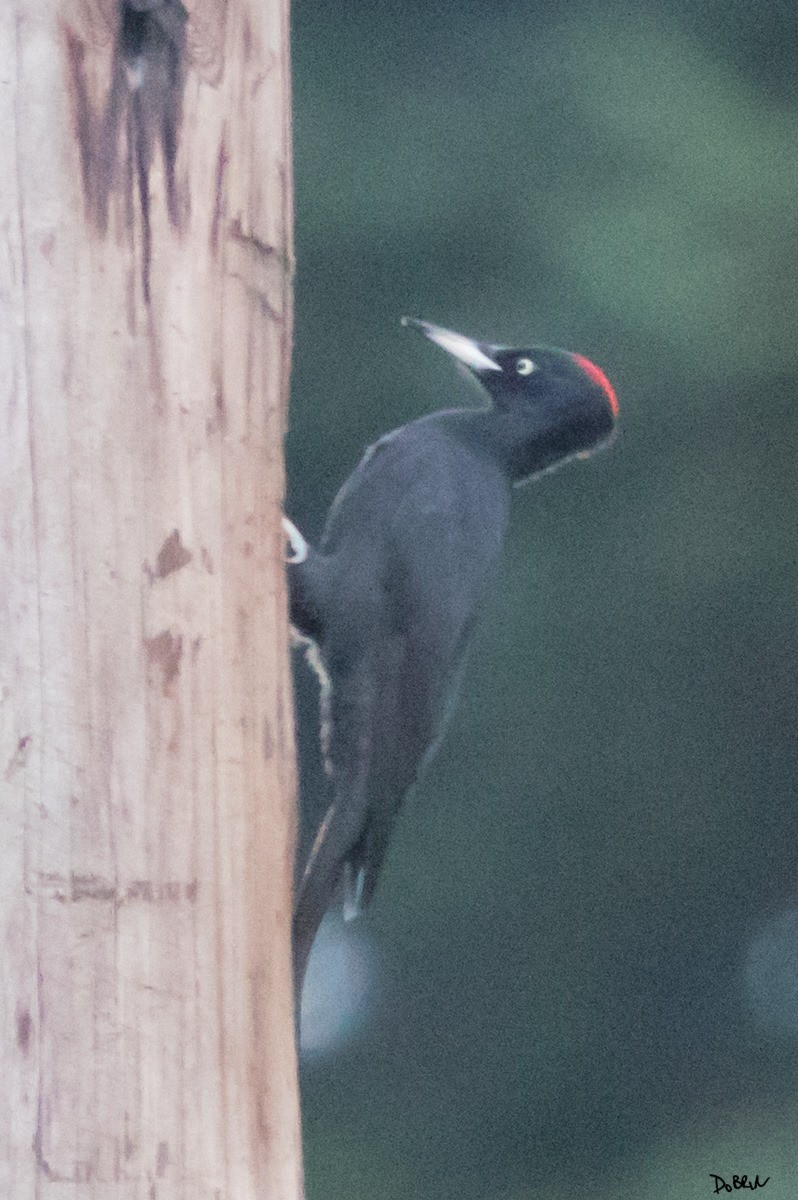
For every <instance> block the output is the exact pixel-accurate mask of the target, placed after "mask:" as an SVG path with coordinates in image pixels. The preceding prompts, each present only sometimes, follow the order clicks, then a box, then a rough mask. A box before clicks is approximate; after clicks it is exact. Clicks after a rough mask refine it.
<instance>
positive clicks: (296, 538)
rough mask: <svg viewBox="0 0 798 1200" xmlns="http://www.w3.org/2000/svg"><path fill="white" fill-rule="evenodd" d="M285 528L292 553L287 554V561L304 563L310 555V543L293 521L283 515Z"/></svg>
mask: <svg viewBox="0 0 798 1200" xmlns="http://www.w3.org/2000/svg"><path fill="white" fill-rule="evenodd" d="M283 530H284V532H285V536H286V537H287V538H288V544H289V546H290V547H291V553H290V554H287V555H286V556H285V561H286V562H287V563H303V562H305V560H306V559H307V556H308V544H307V542H306V541H305V539H304V538H303V536H302V534H301V533H300V532H299V530H298V529H297V527H296V525H295V524H294V522H293V521H289V519H288V517H283Z"/></svg>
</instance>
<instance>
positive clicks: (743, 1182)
mask: <svg viewBox="0 0 798 1200" xmlns="http://www.w3.org/2000/svg"><path fill="white" fill-rule="evenodd" d="M709 1178H710V1179H714V1180H715V1191H714V1192H713V1195H715V1196H717V1194H718V1192H736V1191H737V1189H738V1188H749V1189H750V1190H751V1191H752V1192H753V1191H754V1190H755V1189H756V1188H761V1187H764V1186H765V1184H766V1183H767V1182H768V1179H770V1176H769V1175H768V1177H767V1179H760V1178H759V1176H758V1175H756V1176H754V1178H753V1179H749V1178H748V1176H747V1175H732V1181H731V1183H727V1182H726V1180H725V1179H724V1178H723V1176H722V1175H713V1174H712V1173H710V1176H709Z"/></svg>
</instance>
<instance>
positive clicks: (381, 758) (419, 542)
mask: <svg viewBox="0 0 798 1200" xmlns="http://www.w3.org/2000/svg"><path fill="white" fill-rule="evenodd" d="M403 324H405V325H408V326H411V327H412V328H414V329H417V330H419V331H420V332H421V333H423V334H424V335H425V337H427V338H429V339H430V341H432V342H435V343H436V345H438V346H440V347H442V348H443V349H444V350H446V351H447V352H448V353H449V354H451V355H453V357H454V358H456V359H459V361H460V362H461V363H464V364H465V365H466V366H467V367H468V368H469V370H470V371H471V372H472V373H473V374H474V375H475V376H476V378H477V379H478V380H479V382H480V383H481V384H482V386H483V388H484V390H485V392H486V393H487V398H488V400H489V404H488V405H487V406H486V407H484V408H481V409H459V408H452V409H444V410H443V411H442V412H435V413H432V414H430V415H429V416H426V417H422V418H421V419H420V420H418V421H411V422H410V424H408V425H403V426H402V427H401V428H400V429H395V430H394V431H393V432H392V433H387V434H385V436H384V437H381V438H380V439H379V441H378V442H375V443H374V445H373V446H370V447H369V448H368V450H366V453H365V454H364V455H363V458H362V460H361V462H360V464H359V465H358V466H357V467H356V469H355V470H354V471H353V473H352V474H351V475H350V477H349V479H348V480H347V481H346V483H345V484H344V486H343V487H342V488H341V490H340V492H339V493H338V495H337V496H336V498H335V500H334V501H333V505H332V507H331V509H330V512H329V515H328V517H327V522H326V524H325V527H324V532H323V534H322V537H321V541H320V542H319V546H318V549H313V548H312V547H311V546H309V545H308V543H307V542H306V541H305V539H304V538H303V537H302V535H301V534H300V533H299V531H298V530H297V529H296V528H295V526H293V525H292V524H291V523H290V522H289V521H286V522H285V527H286V533H287V536H288V540H289V545H290V550H291V552H290V555H289V557H288V559H287V563H288V565H287V572H288V585H289V596H290V609H291V621H292V624H293V625H294V628H295V629H296V630H297V631H298V632H299V633H300V634H301V635H302V636H304V637H305V638H307V639H309V640H310V641H311V642H313V643H315V661H316V665H317V669H318V670H319V673H320V675H321V677H322V681H323V682H322V750H323V753H324V756H325V760H326V766H327V771H328V773H329V775H330V776H331V779H332V803H331V805H330V807H329V810H328V812H327V815H326V816H325V818H324V820H323V822H322V824H321V828H320V829H319V832H318V834H317V837H316V841H315V844H314V846H313V850H312V851H311V854H310V857H309V859H308V862H307V865H306V866H305V869H304V873H303V875H302V878H301V881H300V883H299V886H298V893H297V899H296V905H295V909H294V924H293V939H294V971H295V986H296V996H297V1003H299V997H300V994H301V988H302V981H303V979H304V974H305V967H306V965H307V960H308V956H309V955H310V949H311V946H312V944H313V939H314V937H315V936H316V931H317V929H318V927H319V925H320V924H321V921H322V918H323V916H324V914H325V912H326V911H327V909H328V907H329V906H330V905H331V903H332V902H333V900H334V898H335V896H336V894H337V893H338V891H339V889H341V888H343V895H344V908H345V913H346V914H347V915H354V914H355V913H356V912H358V911H359V910H360V909H361V908H363V907H364V906H365V905H367V904H368V903H369V901H370V900H371V898H372V896H373V894H374V888H375V885H376V883H377V878H378V876H379V872H380V867H381V866H382V862H383V859H384V857H385V852H386V850H387V847H388V841H389V839H390V836H391V831H392V830H393V826H394V822H395V821H396V817H397V814H398V812H399V808H400V805H401V803H402V801H403V799H404V798H405V796H406V795H407V794H408V792H409V790H410V789H411V788H412V786H413V784H414V783H415V782H416V780H417V778H418V775H419V772H420V771H421V769H422V767H423V766H424V765H425V764H426V763H427V762H429V760H430V759H431V758H432V756H433V754H434V753H435V750H436V748H437V745H438V742H439V740H440V737H441V734H442V732H443V728H444V725H445V723H446V719H447V717H448V715H449V713H450V712H451V710H452V708H453V706H454V702H455V699H456V692H457V682H458V678H459V675H460V672H461V668H462V665H463V659H464V654H465V650H466V646H467V643H468V639H469V634H470V631H471V627H472V624H473V620H474V617H475V615H476V613H477V610H478V608H479V605H480V601H481V599H482V597H483V594H484V592H485V589H486V585H487V584H488V583H489V582H490V580H491V579H492V577H493V574H494V571H495V568H496V560H497V557H498V554H499V551H500V550H501V547H502V542H503V539H504V534H505V529H506V526H507V517H508V512H509V507H510V493H511V489H512V487H513V485H517V484H522V483H526V482H527V481H529V480H531V479H534V478H535V477H536V476H538V475H540V474H541V473H542V472H544V471H549V470H551V469H552V468H554V467H556V466H558V465H559V464H560V463H562V462H565V461H566V460H567V459H569V458H574V457H579V458H583V457H587V455H589V454H590V453H591V452H592V451H593V450H595V449H597V448H598V447H600V446H605V445H606V444H607V443H608V442H609V441H610V440H611V438H612V436H613V432H614V429H615V422H616V418H617V416H618V402H617V400H616V398H615V392H614V391H613V389H612V385H611V384H610V382H609V380H608V379H607V377H606V375H605V374H604V373H603V371H601V370H600V369H599V368H598V367H596V366H594V364H593V363H591V362H590V361H589V360H588V359H586V358H583V357H582V356H581V355H579V354H569V353H568V352H566V351H564V350H554V349H549V348H546V347H542V346H536V347H533V348H531V349H529V350H512V349H509V348H507V347H504V346H494V345H490V344H488V343H484V342H477V341H473V340H472V339H471V338H468V337H464V336H463V335H462V334H459V333H452V332H450V331H449V330H447V329H440V328H439V327H438V326H437V325H431V324H429V323H428V322H426V321H416V320H411V319H409V318H404V320H403Z"/></svg>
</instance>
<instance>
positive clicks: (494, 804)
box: [287, 0, 798, 1200]
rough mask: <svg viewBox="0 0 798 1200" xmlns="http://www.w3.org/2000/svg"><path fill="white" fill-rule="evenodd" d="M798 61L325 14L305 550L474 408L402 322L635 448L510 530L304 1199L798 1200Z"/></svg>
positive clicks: (302, 296) (299, 451)
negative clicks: (743, 1187)
mask: <svg viewBox="0 0 798 1200" xmlns="http://www.w3.org/2000/svg"><path fill="white" fill-rule="evenodd" d="M797 52H798V16H797V15H796V9H795V6H794V5H793V4H792V3H782V2H779V0H763V2H762V3H760V4H758V5H752V4H750V3H743V2H741V0H737V2H734V0H733V2H731V3H722V4H721V3H717V2H715V3H713V2H712V0H709V2H707V3H703V4H701V5H696V4H693V3H691V4H688V3H683V4H678V3H670V4H667V3H666V4H659V5H656V6H655V5H640V4H634V3H632V4H630V3H612V2H610V3H605V4H603V5H595V4H591V3H588V0H576V2H573V3H565V4H557V5H554V4H551V5H548V6H547V5H543V4H540V5H535V4H532V3H513V2H510V0H508V2H507V3H503V4H498V3H492V4H491V3H485V2H484V0H483V3H476V2H474V0H458V2H457V3H454V2H453V0H425V2H424V3H422V2H420V0H404V3H401V4H396V3H380V2H378V0H377V2H371V3H368V2H366V0H349V3H347V4H346V5H319V4H314V3H309V2H308V0H295V3H294V5H293V62H294V83H295V146H296V194H297V253H298V272H297V289H296V315H297V326H296V355H295V369H294V376H293V388H292V409H291V430H290V434H289V437H288V442H287V450H288V464H289V481H290V486H289V511H290V512H291V514H292V516H293V517H294V518H295V519H296V520H297V522H298V523H299V524H300V526H301V527H302V528H303V529H304V530H305V531H306V533H307V534H308V535H309V536H311V537H312V538H315V537H317V536H318V534H319V532H320V529H321V526H322V523H323V519H324V515H325V513H326V509H327V507H328V505H329V503H330V500H331V499H332V496H333V495H334V493H335V491H336V490H337V488H338V487H339V486H340V484H341V482H342V481H343V479H344V478H345V477H346V475H347V474H348V473H349V471H350V470H351V469H352V467H353V466H354V465H355V463H356V462H357V460H358V458H359V456H360V454H361V452H362V450H363V448H364V446H365V445H366V444H367V443H368V442H370V441H373V440H374V439H375V438H376V437H377V436H379V435H380V434H381V433H383V432H384V431H386V430H387V429H390V428H393V427H395V426H396V425H399V424H402V423H404V422H405V421H407V420H410V419H412V418H413V417H416V416H419V415H421V414H423V413H426V412H428V411H431V410H432V409H434V408H436V407H441V406H443V405H447V404H451V403H456V402H458V401H459V399H462V401H463V402H464V403H468V402H470V399H471V398H472V394H471V392H470V390H469V389H468V388H467V387H466V385H465V383H464V382H463V381H462V380H461V379H460V377H459V375H458V374H457V372H456V371H455V370H454V368H453V366H452V364H450V362H449V361H448V360H447V358H446V356H445V355H443V354H442V353H440V351H438V350H436V349H435V348H434V347H432V346H430V345H429V344H427V343H425V342H424V341H423V340H422V339H420V338H418V337H415V336H413V335H412V334H409V333H407V332H405V331H403V330H402V329H401V328H400V326H399V323H398V319H399V317H400V315H401V314H403V313H408V314H410V315H414V316H420V317H424V318H426V319H428V320H432V321H435V322H438V323H439V324H442V325H446V326H448V327H449V328H453V329H456V330H459V331H461V332H464V333H467V334H470V335H473V336H477V337H482V338H485V339H487V340H494V341H501V342H504V343H508V344H518V345H524V344H534V343H536V342H544V343H550V344H554V345H560V346H564V347H566V348H569V349H573V350H578V351H580V352H582V353H584V354H586V355H588V356H589V357H590V358H592V359H593V360H594V361H596V362H598V363H599V364H600V365H601V366H602V367H603V368H604V369H605V370H606V371H607V373H608V375H609V376H610V378H611V379H612V381H613V383H614V384H615V387H616V390H617V392H618V395H619V398H620V402H621V416H622V424H621V430H620V435H619V438H618V441H617V442H616V444H615V446H614V447H613V448H612V450H611V451H610V452H609V453H607V454H604V455H601V456H597V457H596V458H594V459H593V460H591V461H590V462H589V463H587V464H583V463H577V464H572V465H569V466H567V467H566V468H564V469H563V470H562V471H561V472H559V473H557V474H555V475H553V476H550V477H547V478H545V479H543V480H541V481H539V482H538V483H535V484H534V485H532V486H531V487H530V488H527V489H525V490H521V491H519V492H518V493H516V495H515V505H514V512H513V518H512V524H511V530H510V534H509V539H508V544H507V549H506V554H505V557H504V562H503V566H502V573H501V578H500V581H499V585H498V586H497V588H496V589H495V591H494V594H493V596H492V598H491V600H490V603H489V604H488V605H487V607H486V611H485V613H484V618H483V620H482V621H481V623H480V626H479V628H478V630H477V634H476V637H475V641H474V645H473V649H472V654H471V658H470V665H469V670H468V672H467V676H466V680H465V684H464V688H463V693H462V700H461V703H460V706H459V709H458V712H457V715H456V717H455V720H454V722H453V724H452V727H451V729H450V731H449V734H448V736H447V738H446V740H445V742H444V745H443V748H442V750H441V753H440V755H439V757H438V759H437V760H436V762H435V763H434V765H433V767H432V768H431V770H430V771H429V773H428V775H427V776H426V778H425V780H424V783H423V786H422V787H421V788H420V789H419V791H418V793H417V795H416V796H415V797H414V798H413V800H412V801H411V802H410V804H409V805H408V806H407V807H406V809H405V811H404V813H403V819H402V821H401V822H400V826H399V828H398V831H397V833H396V836H395V839H394V843H393V845H392V850H391V853H390V855H389V859H388V863H387V866H386V869H385V872H384V876H383V879H382V883H381V886H380V889H379V891H378V895H377V899H376V901H375V905H374V907H373V909H372V910H371V911H370V912H369V914H368V915H367V916H366V917H365V918H364V921H363V930H365V931H366V932H368V933H369V934H371V935H372V937H373V939H374V946H375V948H376V963H377V970H376V975H375V979H374V981H373V983H372V985H371V991H370V994H369V998H368V1001H367V1003H366V1005H365V1011H366V1012H367V1020H366V1022H365V1024H364V1025H363V1026H362V1028H361V1029H360V1030H359V1032H357V1034H356V1035H353V1036H352V1037H351V1039H350V1040H349V1041H348V1042H346V1043H345V1044H343V1045H342V1046H341V1047H340V1048H339V1049H337V1050H336V1051H335V1053H333V1054H330V1055H328V1056H327V1057H325V1058H322V1059H317V1060H315V1061H313V1062H310V1063H308V1064H307V1065H306V1067H305V1068H304V1070H303V1093H304V1095H303V1100H304V1122H305V1137H306V1154H307V1174H308V1191H309V1196H310V1197H311V1200H313V1198H314V1197H318V1198H321V1197H324V1198H325V1200H332V1198H334V1197H339V1196H340V1197H346V1198H347V1200H360V1198H362V1200H375V1198H376V1200H381V1198H383V1197H384V1198H391V1200H393V1198H397V1200H399V1198H401V1200H404V1198H406V1197H408V1198H409V1197H417V1196H421V1197H424V1198H425V1200H444V1198H446V1200H450V1198H451V1200H454V1198H455V1197H457V1198H459V1200H469V1198H472V1197H473V1198H474V1200H476V1198H480V1200H482V1198H485V1200H532V1198H533V1197H534V1198H535V1200H560V1198H561V1197H571V1196H573V1195H576V1194H580V1195H588V1196H591V1197H597V1198H599V1200H601V1198H603V1197H615V1196H618V1195H629V1196H635V1197H638V1198H640V1197H643V1198H644V1200H647V1198H648V1197H651V1198H652V1200H653V1198H654V1197H657V1200H668V1198H669V1197H679V1198H680V1200H681V1198H682V1197H688V1196H702V1195H710V1194H712V1191H713V1182H712V1180H711V1179H710V1177H709V1173H710V1172H713V1173H716V1174H718V1175H722V1176H724V1177H725V1178H727V1179H728V1180H731V1176H732V1174H733V1173H737V1174H741V1173H743V1172H747V1173H748V1174H749V1176H750V1177H751V1178H753V1176H754V1175H755V1174H756V1173H757V1172H758V1173H759V1176H760V1178H764V1177H765V1176H768V1175H769V1176H770V1177H771V1181H770V1183H769V1184H768V1185H767V1186H768V1190H767V1196H768V1197H769V1198H770V1200H776V1197H788V1196H789V1197H794V1196H795V1195H796V1194H798V1139H796V1137H795V1129H796V1127H798V1085H797V1084H796V1079H797V1078H798V1076H797V1075H796V1069H797V1068H798V1053H797V1052H796V1035H798V806H797V805H796V796H795V790H796V789H795V783H796V766H797V765H798V763H797V758H798V755H796V701H797V700H798V682H797V681H798V648H797V642H796V633H797V632H798V631H797V630H796V602H795V579H796V561H795V560H796V531H795V525H796V515H795V514H796V500H797V499H798V473H797V472H796V460H797V456H798V386H796V385H797V384H798V340H797V339H796V316H797V315H798V314H797V312H796V309H797V308H798V305H797V304H796V282H795V280H796V232H797V228H796V227H797V226H798V215H797V211H796V199H795V196H796V183H797V182H798V168H797V167H796V157H797V155H796V149H797V148H798V84H797V82H796V80H797V79H798V70H797V69H796V63H797V62H798V56H797ZM313 703H314V697H313V690H312V687H311V685H310V683H309V680H308V677H307V672H306V671H304V670H303V669H302V665H301V663H300V664H298V707H299V716H300V721H301V725H302V744H303V786H304V789H305V795H306V799H307V804H308V810H309V811H311V812H314V811H316V809H317V808H318V804H319V799H318V790H319V780H318V774H317V763H316V761H315V735H316V717H315V715H314V713H313ZM314 797H315V799H314ZM314 805H315V806H316V809H314Z"/></svg>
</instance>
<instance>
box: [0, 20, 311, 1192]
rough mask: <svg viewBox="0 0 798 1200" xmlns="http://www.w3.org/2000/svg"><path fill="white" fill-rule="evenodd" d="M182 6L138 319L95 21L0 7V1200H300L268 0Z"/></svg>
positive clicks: (277, 140) (125, 176)
mask: <svg viewBox="0 0 798 1200" xmlns="http://www.w3.org/2000/svg"><path fill="white" fill-rule="evenodd" d="M186 8H187V9H188V11H189V17H190V19H189V22H188V25H187V27H186V29H187V42H188V45H187V65H186V71H185V87H184V93H183V105H182V107H183V115H182V126H181V128H180V134H179V144H178V151H177V156H176V164H175V172H174V179H175V195H174V197H173V212H172V213H171V216H170V213H169V211H168V205H167V197H166V192H167V178H166V173H165V171H164V162H163V156H162V154H161V153H160V148H159V147H157V146H156V147H155V151H154V153H153V156H152V165H151V168H150V170H149V178H148V193H149V209H150V212H149V217H150V223H151V230H150V235H151V255H150V262H149V279H148V281H147V282H148V293H149V300H147V295H146V294H145V286H144V285H145V275H146V264H145V262H144V254H143V234H144V232H145V231H144V229H143V214H142V205H141V197H140V195H139V193H138V192H137V190H136V186H135V163H134V162H133V159H134V157H135V156H134V155H133V153H132V149H131V147H132V141H133V139H134V138H135V133H134V132H131V130H132V129H133V124H132V123H133V116H132V115H131V113H132V110H131V107H130V106H131V104H132V101H131V99H130V96H131V95H132V93H129V94H128V93H126V92H124V91H122V92H121V93H120V94H119V95H118V96H117V101H118V102H119V104H120V105H121V108H120V111H119V113H118V114H117V115H118V117H119V120H118V125H117V127H116V129H115V130H111V126H112V124H113V123H112V122H111V121H110V120H108V119H106V118H107V114H108V103H109V94H110V92H111V89H112V87H113V71H114V66H113V63H114V53H115V51H114V47H115V43H116V27H117V26H116V15H117V12H118V8H117V5H116V3H114V2H113V0H73V2H72V3H66V2H64V3H59V2H58V0H4V3H3V4H2V6H0V129H2V137H1V138H0V447H1V448H2V466H1V467H0V528H1V529H2V541H1V542H0V545H2V568H1V569H2V576H1V577H0V622H2V638H3V641H2V643H0V794H1V795H2V803H0V931H1V932H2V941H1V942H0V953H1V954H2V960H1V961H0V968H1V973H0V1024H1V1025H2V1029H3V1032H4V1037H3V1049H2V1051H0V1077H2V1086H1V1087H0V1196H2V1197H9V1198H10V1197H13V1198H14V1200H28V1198H33V1197H36V1198H43V1200H46V1198H48V1197H58V1198H59V1200H87V1198H89V1197H92V1198H97V1200H99V1198H102V1200H116V1198H119V1200H128V1198H131V1200H133V1198H135V1200H139V1198H141V1200H252V1198H254V1197H258V1198H272V1197H274V1198H279V1200H283V1198H286V1200H293V1198H294V1197H297V1196H299V1195H300V1194H301V1169H300V1155H299V1110H298V1099H297V1091H296V1061H295V1050H294V1046H293V1040H292V997H291V968H290V947H289V936H290V884H291V869H292V853H293V837H294V792H295V779H294V768H293V731H292V719H291V697H290V677H289V664H288V658H287V649H286V646H287V638H286V615H285V596H284V590H283V589H284V584H283V572H282V551H283V547H282V535H281V532H280V524H279V519H280V511H281V504H282V492H283V475H282V470H283V468H282V445H281V442H282V432H283V426H284V416H285V411H284V409H285V397H286V394H287V383H288V373H289V361H290V348H291V262H292V240H291V239H292V228H291V204H292V199H291V161H290V142H289V98H290V97H289V76H288V20H287V0H228V2H227V3H225V2H224V0H218V2H217V0H194V2H193V3H189V0H186ZM117 67H118V63H117ZM109 130H111V132H109ZM112 140H113V141H114V142H115V150H114V152H115V153H116V152H118V159H117V170H116V174H115V175H113V176H110V175H109V174H108V171H107V162H106V161H105V160H107V158H108V154H109V151H108V144H109V142H110V141H112ZM98 147H99V149H98ZM98 196H99V197H100V199H99V200H98ZM103 204H105V205H106V207H107V225H106V227H105V228H103V220H102V213H101V212H100V209H101V208H102V206H103Z"/></svg>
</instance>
